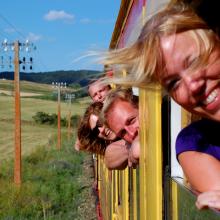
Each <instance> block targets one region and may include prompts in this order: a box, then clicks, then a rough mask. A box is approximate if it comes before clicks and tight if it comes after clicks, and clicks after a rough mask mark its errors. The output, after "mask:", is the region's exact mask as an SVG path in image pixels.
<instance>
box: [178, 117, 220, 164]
mask: <svg viewBox="0 0 220 220" xmlns="http://www.w3.org/2000/svg"><path fill="white" fill-rule="evenodd" d="M185 151H198V152H203V153H206V154H209V155H212V156H213V157H215V158H216V159H218V160H220V123H219V122H216V121H212V120H208V119H201V120H199V121H195V122H193V123H191V124H190V125H188V126H187V127H185V128H184V129H183V130H182V131H180V133H179V134H178V136H177V139H176V156H177V159H178V155H179V154H181V153H182V152H185Z"/></svg>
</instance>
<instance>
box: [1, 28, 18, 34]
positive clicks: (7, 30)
mask: <svg viewBox="0 0 220 220" xmlns="http://www.w3.org/2000/svg"><path fill="white" fill-rule="evenodd" d="M4 32H6V33H8V34H11V33H14V32H16V30H15V29H14V28H5V29H4Z"/></svg>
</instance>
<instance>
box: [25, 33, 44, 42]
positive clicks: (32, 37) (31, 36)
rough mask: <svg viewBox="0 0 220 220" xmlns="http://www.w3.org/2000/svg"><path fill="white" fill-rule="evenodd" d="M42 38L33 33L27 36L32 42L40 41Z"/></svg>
mask: <svg viewBox="0 0 220 220" xmlns="http://www.w3.org/2000/svg"><path fill="white" fill-rule="evenodd" d="M41 38H42V36H41V35H37V34H34V33H31V32H30V33H29V34H28V36H27V39H28V40H30V41H31V42H36V41H39V40H40V39H41Z"/></svg>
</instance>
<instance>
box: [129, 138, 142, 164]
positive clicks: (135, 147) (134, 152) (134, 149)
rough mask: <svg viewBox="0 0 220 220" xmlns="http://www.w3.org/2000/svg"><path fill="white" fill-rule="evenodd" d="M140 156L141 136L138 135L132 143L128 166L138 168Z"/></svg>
mask: <svg viewBox="0 0 220 220" xmlns="http://www.w3.org/2000/svg"><path fill="white" fill-rule="evenodd" d="M139 157H140V142H139V136H137V137H136V138H135V139H134V141H133V142H132V144H131V147H130V149H129V155H128V166H129V167H133V168H136V166H137V164H139Z"/></svg>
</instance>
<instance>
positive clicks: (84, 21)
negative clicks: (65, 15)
mask: <svg viewBox="0 0 220 220" xmlns="http://www.w3.org/2000/svg"><path fill="white" fill-rule="evenodd" d="M80 23H82V24H89V23H91V20H90V19H89V18H82V19H81V20H80Z"/></svg>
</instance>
